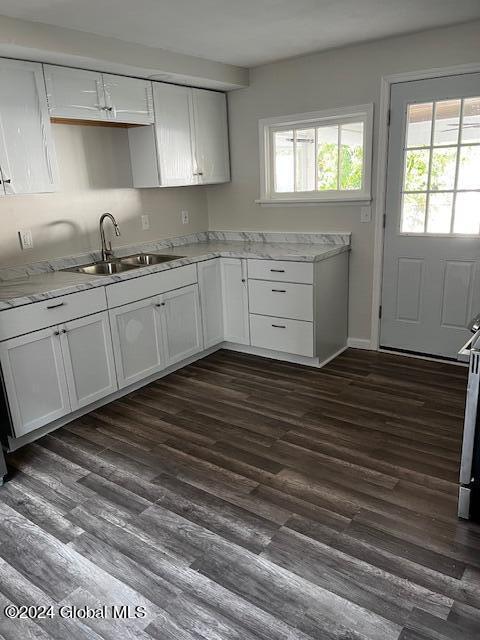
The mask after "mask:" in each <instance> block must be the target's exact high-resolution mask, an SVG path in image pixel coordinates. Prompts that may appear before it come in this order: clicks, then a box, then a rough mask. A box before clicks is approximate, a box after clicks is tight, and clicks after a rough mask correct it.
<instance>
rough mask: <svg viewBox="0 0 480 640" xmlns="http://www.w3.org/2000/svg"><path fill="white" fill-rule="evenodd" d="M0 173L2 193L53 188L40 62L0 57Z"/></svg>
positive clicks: (54, 172)
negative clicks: (2, 58) (1, 58)
mask: <svg viewBox="0 0 480 640" xmlns="http://www.w3.org/2000/svg"><path fill="white" fill-rule="evenodd" d="M0 173H1V180H2V182H3V190H4V192H5V193H6V194H23V193H42V192H49V191H55V189H56V188H57V165H56V156H55V147H54V143H53V139H52V133H51V125H50V118H49V115H48V109H47V100H46V95H45V87H44V82H43V74H42V66H41V65H40V64H36V63H31V62H20V61H16V60H0Z"/></svg>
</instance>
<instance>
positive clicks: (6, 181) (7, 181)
mask: <svg viewBox="0 0 480 640" xmlns="http://www.w3.org/2000/svg"><path fill="white" fill-rule="evenodd" d="M11 182H12V181H11V180H10V178H7V179H6V180H4V181H3V184H10V183H11Z"/></svg>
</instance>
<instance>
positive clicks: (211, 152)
mask: <svg viewBox="0 0 480 640" xmlns="http://www.w3.org/2000/svg"><path fill="white" fill-rule="evenodd" d="M191 92H192V93H191V96H192V107H193V122H194V134H195V136H194V137H195V155H194V158H195V162H196V167H195V172H196V173H197V174H198V178H199V184H212V183H215V182H228V181H229V180H230V162H229V155H228V124H227V102H226V97H225V94H224V93H219V92H218V91H206V90H204V89H191Z"/></svg>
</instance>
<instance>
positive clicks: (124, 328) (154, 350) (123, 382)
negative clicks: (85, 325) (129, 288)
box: [109, 296, 165, 389]
mask: <svg viewBox="0 0 480 640" xmlns="http://www.w3.org/2000/svg"><path fill="white" fill-rule="evenodd" d="M160 304H161V303H160V299H159V297H158V296H155V298H148V299H147V300H140V302H133V303H132V304H127V305H125V306H123V307H118V308H117V309H112V310H110V312H109V313H110V325H111V328H112V340H113V350H114V354H115V367H116V369H117V379H118V386H119V387H120V389H121V388H123V387H128V386H129V385H130V384H133V383H134V382H137V381H138V380H142V379H143V378H146V377H147V376H149V375H152V374H153V373H156V372H157V371H160V370H161V369H163V368H164V367H165V358H164V354H163V342H162V325H161V318H160V309H161V308H162V307H161V306H160Z"/></svg>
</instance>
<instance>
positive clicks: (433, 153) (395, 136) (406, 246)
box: [380, 74, 480, 358]
mask: <svg viewBox="0 0 480 640" xmlns="http://www.w3.org/2000/svg"><path fill="white" fill-rule="evenodd" d="M479 273H480V74H465V75H462V76H452V77H447V78H436V79H433V80H422V81H416V82H406V83H400V84H396V85H393V86H392V93H391V120H390V138H389V151H388V174H387V197H386V225H385V246H384V264H383V287H382V318H381V339H380V344H381V346H382V347H386V348H393V349H399V350H404V351H412V352H418V353H424V354H428V355H437V356H443V357H447V358H455V357H456V354H457V352H458V350H459V348H460V347H461V346H462V345H463V344H464V343H465V341H466V340H467V338H468V335H469V334H468V330H467V323H468V321H469V319H470V318H471V317H472V316H473V315H475V314H476V313H478V311H480V308H479V307H480V292H479V290H480V278H479V275H478V274H479Z"/></svg>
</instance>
